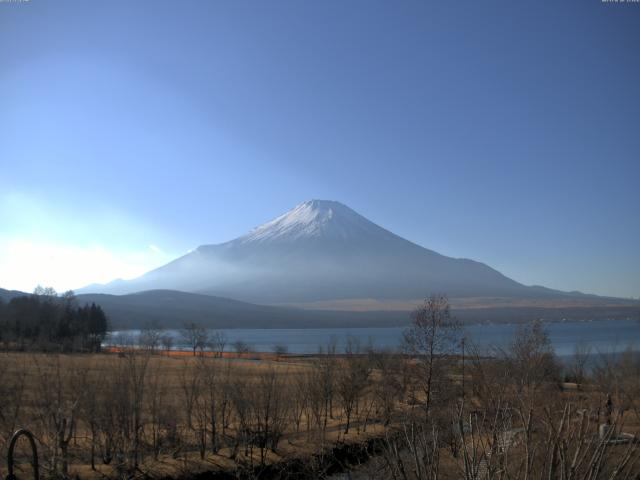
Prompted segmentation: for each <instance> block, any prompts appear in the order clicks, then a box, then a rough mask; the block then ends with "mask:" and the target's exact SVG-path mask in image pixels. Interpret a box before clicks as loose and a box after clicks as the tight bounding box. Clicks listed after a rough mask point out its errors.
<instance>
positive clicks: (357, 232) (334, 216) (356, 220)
mask: <svg viewBox="0 0 640 480" xmlns="http://www.w3.org/2000/svg"><path fill="white" fill-rule="evenodd" d="M380 235H383V236H393V237H395V235H393V234H392V233H391V232H389V231H387V230H385V229H384V228H382V227H379V226H378V225H376V224H375V223H373V222H371V221H369V220H367V219H366V218H364V217H363V216H362V215H359V214H358V213H356V212H354V211H353V210H351V209H350V208H349V207H347V206H346V205H344V204H342V203H340V202H335V201H331V200H309V201H306V202H304V203H301V204H300V205H298V206H296V207H295V208H293V209H292V210H290V211H288V212H287V213H285V214H283V215H280V216H279V217H277V218H275V219H273V220H271V221H269V222H267V223H265V224H263V225H261V226H259V227H257V228H255V229H254V230H252V231H251V232H249V233H248V234H246V235H244V236H242V237H240V238H238V239H237V240H235V243H240V244H247V243H265V242H278V243H286V242H295V241H298V240H303V239H312V238H317V239H333V240H336V239H340V240H355V239H361V238H366V237H370V236H380Z"/></svg>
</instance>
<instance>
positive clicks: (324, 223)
mask: <svg viewBox="0 0 640 480" xmlns="http://www.w3.org/2000/svg"><path fill="white" fill-rule="evenodd" d="M156 289H169V290H179V291H184V292H191V293H202V294H208V295H217V296H222V297H230V298H234V299H238V300H243V301H247V302H256V303H263V304H287V303H296V304H304V303H305V302H319V301H328V300H345V299H359V298H370V299H378V300H385V299H388V300H398V299H415V298H421V297H424V296H426V295H429V294H431V293H445V294H447V295H449V296H450V297H503V298H554V297H558V298H560V297H573V296H581V295H582V294H580V293H566V292H560V291H556V290H551V289H548V288H545V287H537V286H533V287H529V286H525V285H522V284H520V283H518V282H516V281H514V280H512V279H510V278H508V277H506V276H505V275H503V274H501V273H500V272H498V271H497V270H495V269H493V268H491V267H489V266H487V265H485V264H483V263H480V262H477V261H474V260H469V259H464V258H451V257H446V256H444V255H441V254H439V253H437V252H434V251H432V250H429V249H426V248H424V247H421V246H419V245H417V244H415V243H412V242H410V241H408V240H405V239H404V238H401V237H399V236H398V235H395V234H394V233H392V232H390V231H388V230H386V229H384V228H382V227H380V226H378V225H376V224H375V223H373V222H371V221H369V220H368V219H366V218H365V217H363V216H362V215H360V214H358V213H357V212H355V211H353V210H352V209H350V208H349V207H347V206H346V205H344V204H342V203H340V202H335V201H328V200H311V201H307V202H304V203H301V204H300V205H298V206H296V207H295V208H293V209H292V210H290V211H289V212H286V213H285V214H283V215H280V216H279V217H277V218H275V219H273V220H271V221H269V222H267V223H265V224H263V225H261V226H259V227H257V228H255V229H253V230H252V231H250V232H249V233H247V234H246V235H243V236H241V237H239V238H236V239H235V240H231V241H229V242H225V243H221V244H217V245H203V246H200V247H198V248H197V249H195V250H194V251H192V252H190V253H188V254H186V255H184V256H182V257H180V258H178V259H176V260H174V261H172V262H170V263H168V264H167V265H164V266H162V267H160V268H158V269H155V270H152V271H150V272H148V273H146V274H145V275H142V276H141V277H138V278H136V279H133V280H118V281H114V282H111V283H109V284H106V285H92V286H90V287H86V288H84V289H81V290H80V291H81V292H82V293H98V292H99V293H112V294H126V293H133V292H137V291H146V290H156Z"/></svg>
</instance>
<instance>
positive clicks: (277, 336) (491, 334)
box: [105, 319, 640, 356]
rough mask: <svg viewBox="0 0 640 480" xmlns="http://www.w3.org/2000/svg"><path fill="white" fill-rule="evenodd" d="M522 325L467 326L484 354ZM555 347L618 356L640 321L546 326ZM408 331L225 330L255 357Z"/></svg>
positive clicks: (639, 341)
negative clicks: (277, 348) (281, 348)
mask: <svg viewBox="0 0 640 480" xmlns="http://www.w3.org/2000/svg"><path fill="white" fill-rule="evenodd" d="M517 328H518V326H517V325H512V324H493V325H467V326H465V328H464V331H465V334H466V335H467V337H468V338H469V339H470V340H471V341H473V342H474V343H475V344H476V345H478V346H480V347H481V348H488V347H492V346H493V347H504V346H506V345H508V344H509V342H510V340H511V339H512V338H513V334H514V333H515V331H516V329H517ZM546 329H547V331H548V332H549V337H550V339H551V343H552V345H553V347H554V349H555V351H556V354H557V355H558V356H568V355H572V354H573V352H574V350H575V346H576V345H577V344H579V343H586V344H588V345H590V346H591V349H592V352H593V353H614V352H619V351H622V350H624V349H626V348H627V347H628V346H629V345H633V346H634V347H635V348H636V349H638V348H640V320H636V319H627V320H593V321H584V322H573V321H572V322H557V323H548V324H546ZM404 330H405V328H403V327H389V328H309V329H296V328H286V329H221V330H218V331H220V332H224V334H225V335H226V338H227V347H226V349H227V350H232V345H233V343H234V342H235V341H237V340H241V341H243V342H245V343H246V344H248V345H249V346H250V348H251V350H252V351H257V352H267V351H272V350H273V347H274V345H285V346H286V347H287V348H288V351H289V353H301V354H304V353H316V352H317V351H318V347H319V346H321V345H327V344H328V343H329V342H330V341H331V339H332V338H335V339H336V340H337V343H338V351H342V350H343V347H344V344H345V341H346V339H347V338H348V337H350V336H351V337H354V338H357V339H358V340H360V341H361V343H363V344H366V343H368V342H371V343H373V345H374V346H375V347H376V348H390V349H393V348H396V347H398V346H399V345H400V342H401V340H402V333H403V331H404ZM166 332H167V333H168V334H169V335H171V336H173V337H174V348H178V349H180V348H188V347H186V345H185V344H184V343H183V342H182V339H181V334H180V330H167V331H166ZM139 333H140V332H139V331H138V330H125V331H114V332H112V333H111V335H110V338H109V339H107V341H106V342H105V343H106V344H109V343H118V338H119V337H122V336H128V337H133V338H136V337H137V335H138V334H139Z"/></svg>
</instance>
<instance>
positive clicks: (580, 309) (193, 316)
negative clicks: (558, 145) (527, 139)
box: [0, 288, 640, 330]
mask: <svg viewBox="0 0 640 480" xmlns="http://www.w3.org/2000/svg"><path fill="white" fill-rule="evenodd" d="M24 295H29V294H28V293H24V292H18V291H9V290H3V289H1V288H0V299H3V302H5V303H6V302H8V301H9V300H10V299H11V298H13V297H16V296H24ZM77 301H78V304H79V305H86V304H90V303H96V304H97V305H100V306H101V307H102V308H103V309H104V311H105V313H106V314H107V317H108V320H109V328H110V329H111V330H127V329H135V328H143V327H146V326H150V325H155V326H157V327H161V328H181V327H183V325H184V324H185V323H190V322H195V323H197V324H199V325H202V326H204V327H209V328H336V327H349V328H354V327H390V326H405V325H407V324H408V322H409V321H410V315H409V311H410V310H413V309H414V308H415V307H416V306H417V305H418V304H419V302H418V301H416V302H415V303H414V302H406V303H405V304H403V305H402V306H401V307H400V308H399V309H395V310H381V309H380V304H376V305H374V306H373V308H371V309H369V310H366V311H354V310H351V311H347V310H345V309H344V308H340V307H341V306H340V305H338V307H337V308H336V309H333V310H332V309H327V308H322V309H320V310H314V309H312V310H310V309H304V310H303V309H297V308H292V307H275V306H266V305H256V304H251V303H246V302H240V301H237V300H232V299H229V298H221V297H214V296H209V295H200V294H195V293H185V292H179V291H175V290H151V291H145V292H137V293H132V294H127V295H107V294H80V295H77ZM1 303H2V302H0V304H1ZM452 308H453V315H454V316H455V317H456V318H457V319H459V320H460V321H462V322H465V323H478V322H487V321H490V322H493V323H502V322H509V323H510V322H525V321H530V320H533V319H537V318H544V319H545V320H548V321H560V320H565V319H566V320H589V319H603V318H610V319H624V318H640V302H633V301H620V302H616V303H611V304H603V305H597V304H595V303H591V304H590V303H584V302H581V301H576V302H572V303H569V304H565V305H556V306H549V305H545V304H544V302H542V303H537V302H524V303H522V302H520V301H517V300H514V301H513V303H511V304H510V303H508V302H507V303H503V304H502V305H501V306H499V307H490V306H487V304H484V305H483V304H481V303H477V300H473V299H472V300H470V301H469V302H467V303H466V304H465V302H462V303H457V302H455V303H454V304H453V306H452Z"/></svg>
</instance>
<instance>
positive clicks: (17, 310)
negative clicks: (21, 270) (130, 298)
mask: <svg viewBox="0 0 640 480" xmlns="http://www.w3.org/2000/svg"><path fill="white" fill-rule="evenodd" d="M106 333H107V317H106V315H105V313H104V312H103V310H102V308H101V307H100V306H98V305H96V304H95V303H92V304H91V305H84V306H79V305H78V301H77V300H76V296H75V295H74V294H73V292H67V293H65V294H64V295H62V296H58V295H57V294H56V292H55V290H53V289H51V288H42V287H38V288H36V290H35V291H34V293H33V295H23V296H16V297H14V298H11V299H10V300H9V301H8V302H7V303H4V302H3V301H2V299H0V342H1V344H2V346H3V348H4V349H5V350H21V351H24V350H40V351H42V350H44V351H63V352H98V351H100V346H101V344H102V341H103V340H104V338H105V335H106Z"/></svg>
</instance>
